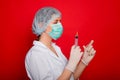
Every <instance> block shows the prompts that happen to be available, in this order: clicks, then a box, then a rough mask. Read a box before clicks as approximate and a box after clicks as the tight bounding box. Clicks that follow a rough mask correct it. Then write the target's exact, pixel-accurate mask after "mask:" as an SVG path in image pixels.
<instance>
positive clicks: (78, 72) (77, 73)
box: [73, 61, 86, 80]
mask: <svg viewBox="0 0 120 80" xmlns="http://www.w3.org/2000/svg"><path fill="white" fill-rule="evenodd" d="M85 68H86V65H85V64H84V63H83V62H82V61H81V62H80V63H79V64H78V66H77V68H76V70H75V72H74V74H73V76H74V79H75V80H78V79H79V77H80V76H81V74H82V72H83V71H84V69H85Z"/></svg>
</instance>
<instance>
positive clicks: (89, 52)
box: [82, 40, 96, 65]
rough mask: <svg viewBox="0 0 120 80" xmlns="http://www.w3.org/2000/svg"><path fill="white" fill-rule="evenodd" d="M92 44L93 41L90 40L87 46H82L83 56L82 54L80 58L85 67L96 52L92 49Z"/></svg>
mask: <svg viewBox="0 0 120 80" xmlns="http://www.w3.org/2000/svg"><path fill="white" fill-rule="evenodd" d="M93 42H94V41H93V40H91V42H90V43H89V44H88V45H87V46H83V48H84V54H83V57H82V62H83V63H84V64H85V65H88V64H89V63H90V62H91V60H92V59H93V58H94V56H95V53H96V50H95V49H94V48H93V45H92V44H93Z"/></svg>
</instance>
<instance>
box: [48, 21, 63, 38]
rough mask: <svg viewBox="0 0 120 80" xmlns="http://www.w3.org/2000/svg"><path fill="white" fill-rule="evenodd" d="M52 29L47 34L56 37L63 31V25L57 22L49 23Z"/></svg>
mask: <svg viewBox="0 0 120 80" xmlns="http://www.w3.org/2000/svg"><path fill="white" fill-rule="evenodd" d="M51 27H52V31H51V32H50V33H49V35H50V36H51V37H52V38H53V39H54V40H56V39H58V38H59V37H60V36H61V34H62V33H63V27H62V24H61V23H60V22H59V23H57V24H53V25H51Z"/></svg>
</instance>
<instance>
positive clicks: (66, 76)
mask: <svg viewBox="0 0 120 80" xmlns="http://www.w3.org/2000/svg"><path fill="white" fill-rule="evenodd" d="M71 75H72V72H71V71H70V70H68V69H66V68H65V69H64V71H63V73H62V74H61V76H60V77H59V78H58V79H57V80H70V77H71Z"/></svg>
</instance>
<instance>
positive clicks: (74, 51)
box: [66, 45, 83, 72]
mask: <svg viewBox="0 0 120 80" xmlns="http://www.w3.org/2000/svg"><path fill="white" fill-rule="evenodd" d="M82 54H83V52H81V49H80V47H79V46H75V45H73V46H72V48H71V52H70V58H69V61H68V64H67V66H66V68H67V69H68V70H70V71H72V72H74V70H75V69H76V66H77V64H78V63H79V61H80V59H81V57H82Z"/></svg>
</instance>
